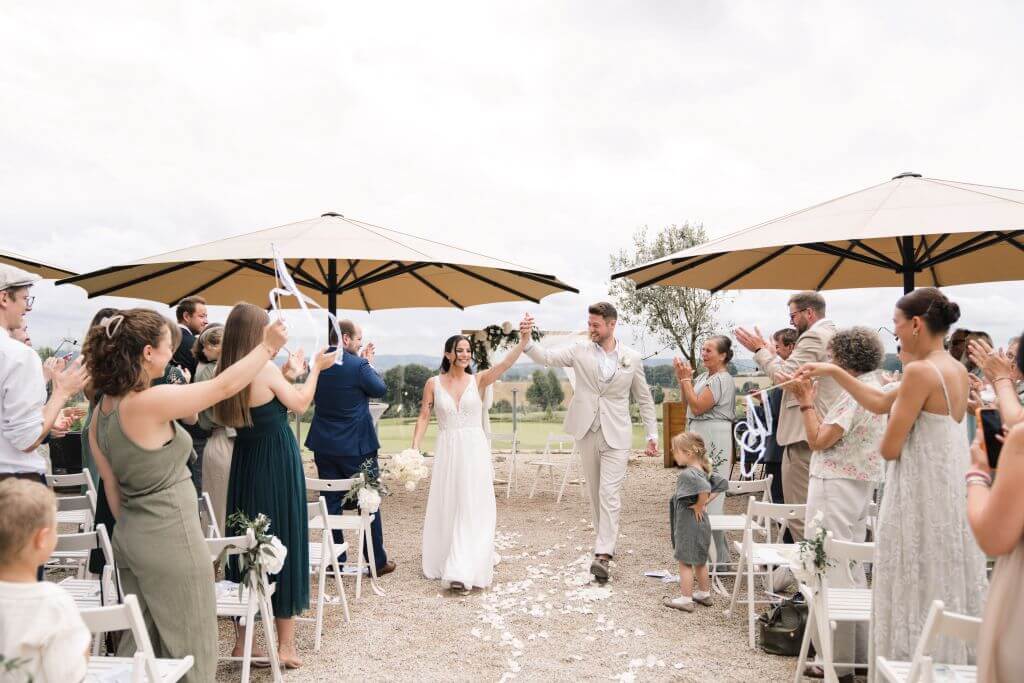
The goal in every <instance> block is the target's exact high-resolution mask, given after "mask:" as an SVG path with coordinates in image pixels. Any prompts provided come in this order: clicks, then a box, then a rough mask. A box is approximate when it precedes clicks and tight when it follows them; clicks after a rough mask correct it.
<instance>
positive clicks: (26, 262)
mask: <svg viewBox="0 0 1024 683" xmlns="http://www.w3.org/2000/svg"><path fill="white" fill-rule="evenodd" d="M0 258H4V259H6V260H8V261H17V262H18V263H21V264H23V265H26V266H28V267H29V268H49V269H50V270H57V271H60V272H61V273H64V274H65V276H66V277H71V276H74V275H78V273H76V272H75V271H73V270H67V269H66V268H58V267H57V266H51V265H49V264H46V263H39V262H36V261H32V260H30V259H28V258H25V257H23V256H21V255H20V254H15V253H14V252H10V251H5V252H2V253H0Z"/></svg>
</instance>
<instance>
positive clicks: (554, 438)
mask: <svg viewBox="0 0 1024 683" xmlns="http://www.w3.org/2000/svg"><path fill="white" fill-rule="evenodd" d="M566 444H568V445H569V447H568V448H566V447H565V446H566ZM552 446H557V449H556V450H559V451H571V450H572V449H573V448H575V447H576V439H574V438H572V437H571V436H570V435H568V434H555V433H553V432H552V433H549V434H548V438H547V441H545V442H544V452H545V453H550V452H551V450H552V449H551V447H552Z"/></svg>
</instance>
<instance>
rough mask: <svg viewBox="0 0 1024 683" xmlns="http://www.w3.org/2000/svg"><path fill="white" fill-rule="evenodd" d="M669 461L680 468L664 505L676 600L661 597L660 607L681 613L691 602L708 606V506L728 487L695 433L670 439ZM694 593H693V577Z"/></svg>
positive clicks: (709, 544)
mask: <svg viewBox="0 0 1024 683" xmlns="http://www.w3.org/2000/svg"><path fill="white" fill-rule="evenodd" d="M671 446H672V459H673V460H674V461H675V463H676V466H678V467H681V468H683V471H682V472H681V473H680V474H679V478H678V479H677V480H676V491H675V493H674V494H673V495H672V498H671V499H670V500H669V503H668V510H669V523H670V526H671V531H672V548H673V549H674V550H675V558H676V561H677V562H679V590H680V591H681V592H682V595H681V596H680V597H678V598H669V597H668V596H665V597H664V598H662V601H661V602H662V604H663V605H665V606H666V607H671V608H672V609H677V610H680V611H682V612H692V611H693V610H694V603H699V604H701V605H704V606H705V607H711V606H712V605H713V604H714V601H713V600H712V599H711V577H710V576H709V575H708V549H709V548H710V546H711V523H710V522H709V521H708V505H709V504H710V503H711V502H712V501H713V500H715V499H716V498H719V497H720V496H719V494H720V493H724V492H725V491H726V490H727V489H728V488H729V481H728V479H726V478H724V477H722V476H720V475H719V474H717V473H716V472H715V469H714V466H713V465H712V464H711V459H710V458H709V457H708V449H707V447H706V445H705V442H704V439H703V438H701V436H700V435H699V434H697V433H695V432H682V433H680V434H676V435H675V436H674V437H672V444H671ZM695 577H696V579H697V590H696V591H695V590H693V582H694V578H695Z"/></svg>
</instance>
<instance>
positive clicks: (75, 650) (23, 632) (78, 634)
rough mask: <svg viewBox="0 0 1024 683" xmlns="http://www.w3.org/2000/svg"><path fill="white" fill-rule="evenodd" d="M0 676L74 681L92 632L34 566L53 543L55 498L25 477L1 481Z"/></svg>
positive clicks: (15, 681)
mask: <svg viewBox="0 0 1024 683" xmlns="http://www.w3.org/2000/svg"><path fill="white" fill-rule="evenodd" d="M0 511H2V513H0V678H2V679H3V680H4V681H12V683H21V682H22V681H33V682H34V683H78V682H79V681H81V680H83V679H84V678H85V673H86V664H87V661H88V651H89V644H90V641H91V636H90V634H89V629H88V628H86V626H85V623H84V622H83V621H82V617H81V615H79V613H78V608H77V607H76V606H75V602H74V600H72V599H71V596H70V595H68V593H67V591H65V590H64V589H63V588H61V587H60V586H58V585H57V584H55V583H50V582H47V581H37V580H36V569H37V568H38V567H39V566H40V565H42V564H44V563H45V562H46V560H47V558H49V557H50V555H51V554H52V553H53V549H54V548H55V547H56V546H57V502H56V499H55V498H54V496H53V493H52V492H51V491H50V489H48V488H46V487H45V486H43V485H42V484H40V483H38V482H34V481H28V480H26V479H13V478H12V479H5V480H4V481H0Z"/></svg>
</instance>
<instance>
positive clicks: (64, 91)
mask: <svg viewBox="0 0 1024 683" xmlns="http://www.w3.org/2000/svg"><path fill="white" fill-rule="evenodd" d="M1022 19H1024V11H1022V9H1021V5H1019V4H1015V3H1009V2H1007V3H1002V2H991V3H987V2H976V3H970V4H969V5H965V4H962V3H941V2H927V3H915V2H903V3H892V2H878V3H868V2H863V3H847V2H822V3H817V2H814V3H812V2H806V3H795V2H719V1H711V0H708V1H706V2H684V1H672V2H629V3H623V2H594V1H587V2H582V1H581V2H568V3H563V2H551V1H544V2H539V1H537V2H535V1H520V2H515V3H481V2H466V3H454V2H447V3H421V2H407V3H383V2H378V3H337V2H323V3H311V2H306V3H287V4H285V3H276V2H275V3H270V2H251V1H250V2H245V3H208V2H173V3H171V2H167V3H158V2H144V3H138V2H125V3H102V2H100V3H80V2H65V3H59V2H47V3H18V4H14V3H11V4H5V6H4V9H3V12H2V14H0V93H3V102H4V106H3V116H0V145H2V147H0V149H2V150H3V154H2V159H3V160H2V162H0V236H2V240H0V249H11V250H14V251H18V252H22V253H25V254H30V255H34V256H37V257H39V258H40V259H43V260H48V261H53V262H56V263H59V264H66V266H67V267H69V268H72V269H75V270H91V269H95V268H100V267H104V266H108V265H113V264H116V263H120V262H124V261H127V260H131V259H134V258H136V257H143V256H148V255H151V254H156V253H159V252H163V251H168V250H172V249H177V248H181V247H185V246H188V245H191V244H194V243H198V242H203V241H208V240H211V239H217V238H221V237H226V236H229V235H233V234H238V233H242V232H250V231H253V230H256V229H261V228H265V227H270V226H274V225H280V224H284V223H289V222H293V221H297V220H302V219H305V218H310V217H313V216H317V215H319V214H321V213H323V212H325V211H338V212H341V213H344V214H345V215H347V216H351V217H356V218H360V219H363V220H367V221H370V222H373V223H376V224H378V225H383V226H388V227H391V228H394V229H396V230H401V231H404V232H409V233H413V234H418V235H423V236H427V237H432V238H434V239H439V240H441V241H446V242H450V243H454V244H458V245H462V246H466V247H467V248H471V249H473V250H475V251H479V252H482V253H485V254H491V255H495V256H499V257H503V258H508V259H509V260H512V261H515V262H518V263H523V264H526V265H529V266H530V267H533V268H535V269H537V270H540V271H543V272H548V273H554V274H556V275H558V276H559V277H560V278H561V279H563V280H564V281H566V282H569V283H571V284H573V285H575V286H577V287H578V288H579V289H580V291H581V295H580V296H576V295H572V294H560V295H556V296H553V297H550V298H548V299H546V300H545V301H544V302H543V304H542V305H540V306H535V305H533V304H526V305H494V306H484V307H477V308H471V309H468V310H467V311H465V312H458V311H444V310H442V311H439V310H438V309H428V310H421V311H415V310H404V311H392V312H380V313H374V314H372V315H371V316H366V315H361V316H360V315H357V316H355V317H356V319H357V320H360V321H361V322H363V323H364V326H365V328H366V336H367V338H369V339H372V340H374V341H375V342H376V343H377V346H378V351H379V352H381V353H433V352H435V351H437V350H438V347H439V346H440V344H441V342H442V341H443V340H444V338H445V337H446V336H448V335H449V334H450V333H451V332H452V331H454V330H458V329H461V328H464V327H470V328H473V327H480V326H483V325H486V324H490V323H494V322H501V321H503V320H507V319H512V318H515V317H518V315H520V313H521V312H523V311H525V310H529V311H531V312H532V313H533V314H534V315H535V317H536V318H537V320H538V323H539V324H540V325H541V326H542V327H543V328H546V329H562V330H569V329H575V328H579V327H582V325H583V323H584V319H585V306H586V304H587V303H588V302H589V301H592V300H597V299H600V298H602V297H603V296H604V295H605V294H606V292H607V286H608V275H609V267H608V256H609V253H610V252H612V251H616V250H618V249H620V248H624V247H626V246H628V245H629V243H630V238H631V234H632V233H633V231H634V230H635V229H637V228H638V227H639V226H642V225H648V226H649V227H650V228H651V229H652V230H654V229H657V228H660V227H662V226H664V225H667V224H670V223H680V222H683V221H687V220H689V221H692V222H703V223H704V224H705V225H706V226H707V228H708V230H709V231H710V233H711V234H712V235H714V236H717V235H721V234H725V233H728V232H732V231H734V230H737V229H740V228H743V227H747V226H749V225H752V224H755V223H759V222H761V221H763V220H765V219H768V218H772V217H775V216H778V215H781V214H784V213H788V212H789V211H792V210H794V209H798V208H802V207H805V206H808V205H811V204H814V203H818V202H820V201H823V200H826V199H830V198H832V197H835V196H838V195H841V194H845V193H847V192H850V191H853V190H856V189H860V188H863V187H867V186H869V185H873V184H876V183H878V182H881V181H884V180H887V179H889V178H890V177H891V176H893V175H895V174H897V173H899V172H901V171H907V170H912V171H916V172H919V173H923V174H924V175H926V176H931V177H937V178H947V179H953V180H964V181H970V182H977V183H984V184H993V185H1004V186H1010V187H1022V186H1024V178H1022V172H1021V168H1022V166H1021V160H1022V159H1024V135H1022V134H1021V120H1022V117H1021V114H1022V112H1024V90H1022V89H1021V88H1020V87H1019V69H1020V65H1021V64H1024V43H1022V41H1021V40H1020V26H1021V25H1022ZM35 293H36V295H37V302H36V309H35V310H34V311H33V312H32V313H31V314H30V319H29V322H30V330H31V332H32V336H33V338H34V340H35V342H36V344H37V345H40V344H44V343H52V342H53V341H54V340H55V339H58V338H59V337H60V336H62V335H65V334H69V335H71V336H72V337H76V338H77V337H78V336H80V334H81V331H82V328H83V327H84V325H85V323H86V322H87V320H88V318H89V317H90V316H91V314H92V312H93V311H94V310H95V309H96V308H98V307H99V306H100V305H118V306H124V305H126V303H127V302H126V300H124V299H106V300H102V299H96V300H87V299H86V298H85V296H84V293H83V292H82V290H79V289H77V288H75V287H70V286H64V287H59V288H54V287H52V286H50V285H41V286H39V287H38V288H37V291H36V292H35ZM948 293H949V294H950V296H952V297H953V298H954V299H955V300H957V301H959V302H960V304H961V306H962V308H963V310H964V313H965V315H964V318H963V320H962V322H963V324H964V325H966V326H969V327H972V328H983V329H987V330H990V331H991V332H992V333H993V334H994V336H995V337H996V339H997V341H1000V342H1005V339H1006V338H1007V337H1009V336H1010V335H1011V334H1016V333H1018V332H1019V330H1020V325H1021V322H1020V318H1019V316H1016V315H1013V314H1011V313H1010V311H1014V310H1017V307H1016V306H1014V305H1013V304H1012V302H1013V301H1020V297H1021V296H1022V295H1024V287H1021V286H1019V285H991V284H989V285H979V286H970V287H954V288H949V289H948ZM898 294H899V292H898V291H896V290H873V291H847V292H829V293H827V297H828V300H829V303H830V314H831V316H830V317H833V318H834V319H836V320H837V322H838V323H839V324H840V325H841V326H842V325H847V324H853V323H861V324H868V325H872V326H875V327H877V326H879V325H881V324H883V323H885V322H886V321H888V320H889V318H890V316H891V309H892V303H893V302H894V301H895V299H896V297H897V296H898ZM730 296H731V301H730V303H729V305H728V307H727V310H726V311H725V314H724V316H723V319H727V320H730V321H733V322H735V323H739V324H754V323H758V324H760V325H762V326H763V327H764V328H776V327H781V326H783V325H784V324H786V317H785V316H786V307H785V300H786V296H787V294H786V293H785V292H739V293H733V294H731V295H730ZM265 298H266V293H265V292H254V293H253V296H252V300H253V301H257V302H263V301H264V300H265ZM226 315H227V309H225V308H217V309H213V310H212V315H211V319H215V320H223V319H224V317H226ZM293 320H294V323H293V325H292V329H293V331H294V333H295V334H296V335H303V334H305V332H304V330H303V323H302V322H301V320H299V319H298V318H295V319H293ZM626 338H627V340H628V339H629V334H628V330H627V334H626ZM633 341H634V343H635V345H636V346H637V347H638V348H641V349H642V350H645V351H646V352H647V353H650V352H653V351H655V350H657V347H656V345H655V344H654V342H653V341H648V340H643V339H635V340H633Z"/></svg>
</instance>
